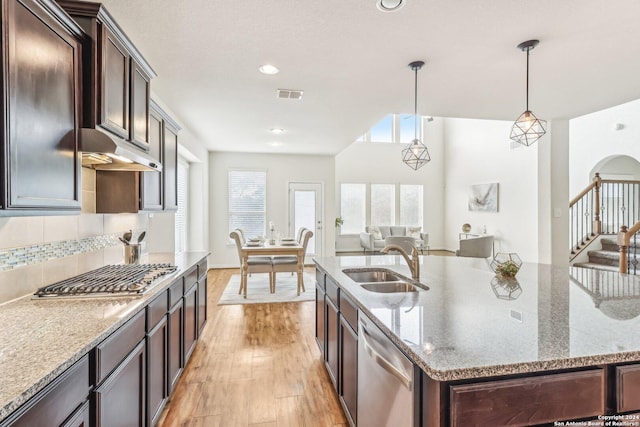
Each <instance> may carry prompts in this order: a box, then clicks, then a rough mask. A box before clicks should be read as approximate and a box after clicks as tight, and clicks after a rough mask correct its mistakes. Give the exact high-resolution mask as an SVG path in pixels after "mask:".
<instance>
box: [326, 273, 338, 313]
mask: <svg viewBox="0 0 640 427" xmlns="http://www.w3.org/2000/svg"><path fill="white" fill-rule="evenodd" d="M325 287H326V293H327V296H328V297H329V299H331V302H333V304H334V305H335V306H336V307H338V308H340V305H339V301H338V294H339V293H340V292H339V288H338V285H337V284H336V282H334V281H333V280H332V279H331V278H330V277H329V276H326V279H325Z"/></svg>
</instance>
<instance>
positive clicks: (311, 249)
mask: <svg viewBox="0 0 640 427" xmlns="http://www.w3.org/2000/svg"><path fill="white" fill-rule="evenodd" d="M300 227H305V228H308V229H309V230H311V231H313V237H311V239H310V240H309V243H308V245H307V256H314V255H319V254H322V241H323V238H322V237H323V223H322V183H319V182H304V183H302V182H290V183H289V233H290V234H291V236H293V237H296V236H297V233H298V230H299V229H300Z"/></svg>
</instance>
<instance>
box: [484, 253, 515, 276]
mask: <svg viewBox="0 0 640 427" xmlns="http://www.w3.org/2000/svg"><path fill="white" fill-rule="evenodd" d="M520 267H522V260H521V259H520V257H519V256H518V254H517V253H515V252H498V253H497V254H496V256H494V257H493V260H492V261H491V270H493V272H494V273H496V276H500V277H515V276H516V274H517V273H518V271H520Z"/></svg>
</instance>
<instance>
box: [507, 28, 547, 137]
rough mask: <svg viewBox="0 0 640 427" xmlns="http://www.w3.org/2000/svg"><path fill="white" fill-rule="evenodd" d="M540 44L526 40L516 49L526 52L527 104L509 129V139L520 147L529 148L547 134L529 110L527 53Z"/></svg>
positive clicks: (542, 121) (536, 41)
mask: <svg viewBox="0 0 640 427" xmlns="http://www.w3.org/2000/svg"><path fill="white" fill-rule="evenodd" d="M538 43H540V42H539V41H538V40H527V41H526V42H522V43H520V44H519V45H518V49H520V50H522V51H523V52H527V95H526V96H527V97H526V100H527V104H526V110H525V112H524V113H522V114H521V115H520V117H518V118H517V119H516V121H515V123H514V124H513V127H512V128H511V135H510V138H511V139H512V140H513V141H515V142H518V143H520V144H522V145H526V146H529V145H531V144H533V143H534V142H536V141H537V140H539V139H540V138H541V137H542V136H543V135H544V134H545V133H547V129H546V126H547V122H546V121H545V120H540V119H539V118H537V117H536V116H535V115H534V114H533V113H532V112H531V110H529V52H530V51H531V50H532V49H533V48H534V47H536V46H537V45H538Z"/></svg>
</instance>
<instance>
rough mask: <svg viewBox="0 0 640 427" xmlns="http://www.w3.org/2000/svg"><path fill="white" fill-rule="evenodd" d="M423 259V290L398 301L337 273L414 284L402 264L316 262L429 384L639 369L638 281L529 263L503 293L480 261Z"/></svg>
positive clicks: (392, 260) (358, 259)
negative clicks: (626, 366)
mask: <svg viewBox="0 0 640 427" xmlns="http://www.w3.org/2000/svg"><path fill="white" fill-rule="evenodd" d="M420 258H421V266H420V267H421V274H420V283H422V284H425V285H427V286H428V287H429V290H421V291H419V292H417V293H396V294H382V293H375V292H370V291H367V290H365V289H363V288H362V287H360V286H359V285H358V284H356V283H355V282H354V281H353V280H351V279H350V278H349V277H348V276H347V275H346V274H345V273H343V271H342V270H343V269H346V268H358V267H365V268H378V267H381V268H388V269H390V270H393V271H396V272H398V273H400V274H402V275H403V276H406V277H411V274H410V271H409V268H408V267H407V265H406V263H405V261H404V259H403V258H402V257H400V256H355V257H325V258H322V257H317V258H315V261H316V263H317V264H318V265H319V266H320V267H321V268H322V269H323V270H325V271H326V272H327V274H328V275H329V276H331V277H332V278H333V279H334V280H335V281H336V282H337V283H339V284H340V287H341V288H342V289H343V291H344V292H345V293H346V294H348V295H349V296H350V297H351V298H352V299H353V300H354V302H355V303H356V305H357V306H358V307H359V308H360V309H361V310H362V312H363V313H365V314H366V315H368V316H369V317H371V318H372V320H373V321H374V322H375V323H376V324H377V325H378V326H379V327H380V328H381V329H383V330H384V331H385V332H386V333H387V335H389V337H390V338H391V339H392V340H393V341H394V342H395V343H396V344H397V345H398V347H400V348H401V349H402V350H403V351H404V352H405V353H406V354H407V355H408V356H409V357H411V358H412V359H413V360H414V362H415V363H416V364H417V365H418V366H420V367H421V368H422V369H423V370H424V371H425V372H426V374H427V375H429V376H430V377H431V378H433V379H435V380H439V381H449V380H458V379H467V378H479V377H488V376H499V375H507V374H518V373H526V372H537V371H547V370H554V369H566V368H575V367H585V366H593V365H598V364H606V363H619V362H629V361H640V334H639V333H638V331H640V278H638V277H636V276H628V275H621V274H618V273H615V272H608V271H599V270H590V269H583V268H576V267H554V266H550V265H542V264H527V263H525V264H524V265H523V266H522V268H521V269H520V271H519V272H518V274H517V277H516V279H517V283H513V282H512V286H511V287H509V286H507V285H506V284H505V283H504V282H502V283H498V282H497V281H496V280H495V279H496V276H495V275H494V273H493V272H492V271H491V269H490V267H489V262H488V260H485V259H477V258H459V257H436V256H423V257H420ZM492 281H493V283H492Z"/></svg>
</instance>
